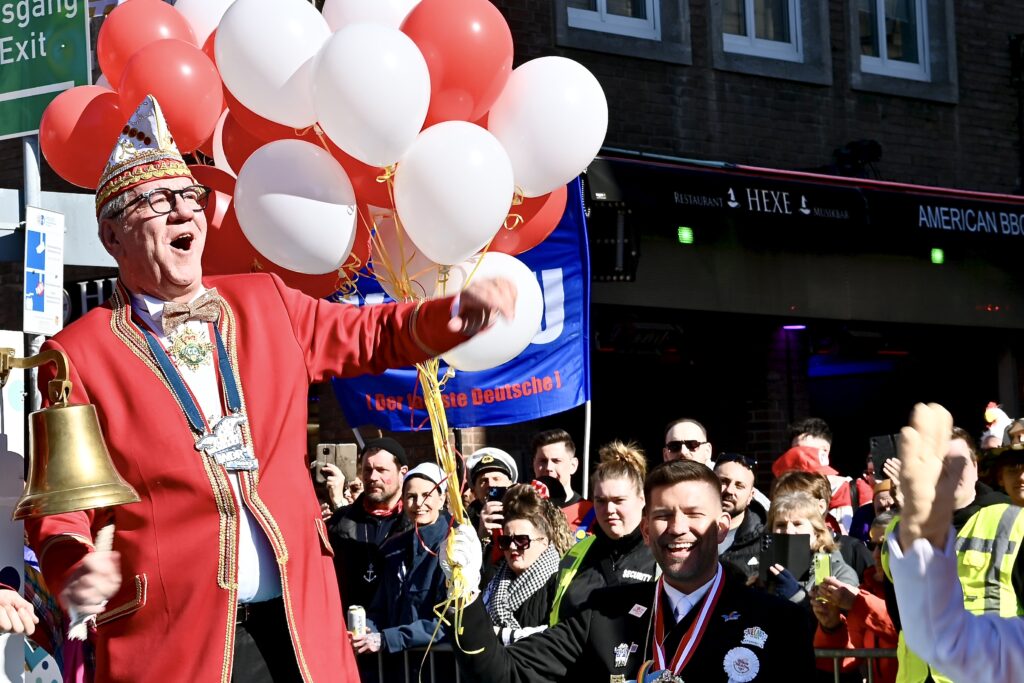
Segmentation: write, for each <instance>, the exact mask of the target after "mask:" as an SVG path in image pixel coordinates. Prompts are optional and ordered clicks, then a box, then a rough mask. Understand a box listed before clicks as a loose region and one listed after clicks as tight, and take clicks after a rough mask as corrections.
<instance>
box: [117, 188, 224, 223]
mask: <svg viewBox="0 0 1024 683" xmlns="http://www.w3.org/2000/svg"><path fill="white" fill-rule="evenodd" d="M175 195H177V196H178V197H179V198H180V199H181V201H183V202H184V203H185V206H187V207H188V208H190V209H191V210H192V211H202V210H203V209H205V208H206V205H207V204H209V203H210V188H208V187H206V186H205V185H189V186H188V187H184V188H182V189H180V190H171V189H168V188H166V187H158V188H156V189H153V190H150V191H149V192H143V193H142V194H140V195H139V196H138V197H136V198H135V199H133V200H131V201H130V202H128V203H127V204H125V205H124V206H123V207H121V208H120V209H119V210H117V211H115V212H114V213H112V214H110V217H111V218H113V217H115V216H117V215H118V214H121V213H124V212H125V211H127V210H128V208H129V207H131V206H134V205H135V204H138V203H139V202H141V201H142V200H146V202H148V203H149V208H150V209H152V210H153V213H155V214H157V215H158V216H163V215H166V214H169V213H170V212H171V211H173V210H174V197H175Z"/></svg>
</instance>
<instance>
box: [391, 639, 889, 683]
mask: <svg viewBox="0 0 1024 683" xmlns="http://www.w3.org/2000/svg"><path fill="white" fill-rule="evenodd" d="M451 651H452V646H451V645H449V644H448V643H438V644H437V645H433V646H431V648H430V651H429V652H427V649H426V648H416V649H413V650H406V651H404V652H402V664H403V669H404V677H403V683H416V677H414V676H413V675H412V673H411V671H412V667H411V666H410V665H415V664H417V663H419V662H421V661H423V655H424V653H426V655H427V663H426V665H425V666H424V668H425V669H426V670H428V671H429V672H430V679H429V680H431V681H434V682H435V683H436V682H437V678H436V676H435V669H434V655H435V654H441V653H445V654H448V653H450V652H451ZM384 656H385V655H383V654H382V653H378V654H377V675H378V677H379V678H378V680H380V681H383V680H384ZM814 656H815V658H817V659H831V660H832V671H833V673H834V674H835V683H839V675H840V669H841V664H842V660H844V659H849V658H850V657H853V658H855V659H865V660H869V662H868V664H869V666H868V667H867V683H874V680H875V679H874V674H873V673H872V669H871V666H870V660H872V659H886V658H889V659H892V658H895V657H896V650H894V649H860V650H838V649H836V650H829V649H815V650H814ZM389 683H391V682H390V681H389ZM396 683H397V682H396ZM454 683H461V681H460V677H459V667H458V666H456V667H455V681H454Z"/></svg>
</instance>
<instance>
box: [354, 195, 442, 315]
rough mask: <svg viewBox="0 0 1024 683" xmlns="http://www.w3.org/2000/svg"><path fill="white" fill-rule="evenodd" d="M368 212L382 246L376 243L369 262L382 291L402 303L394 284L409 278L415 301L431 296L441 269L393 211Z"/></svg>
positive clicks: (374, 207) (376, 207)
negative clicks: (410, 237) (403, 226)
mask: <svg viewBox="0 0 1024 683" xmlns="http://www.w3.org/2000/svg"><path fill="white" fill-rule="evenodd" d="M367 210H368V211H369V213H370V220H371V221H372V222H373V225H374V228H375V229H376V231H377V238H378V240H379V241H380V244H379V245H378V244H377V242H376V241H374V242H373V249H372V251H373V253H372V254H371V256H370V260H371V261H372V262H373V272H374V273H375V274H376V276H377V282H378V283H380V286H381V288H382V289H383V290H384V291H385V292H387V294H388V296H390V297H391V298H392V299H394V300H396V301H402V300H403V299H404V298H405V297H403V296H402V295H401V294H399V293H398V291H397V288H396V287H395V281H396V280H402V279H406V278H407V279H408V280H409V288H410V290H411V291H410V294H411V295H412V296H411V298H412V299H413V300H417V301H418V300H420V299H426V298H427V297H429V296H431V295H432V294H433V293H434V288H435V287H436V286H437V277H438V271H439V269H440V268H441V266H439V265H437V264H436V263H434V262H433V261H431V260H430V259H428V258H427V257H426V256H424V255H423V254H421V253H420V250H419V249H417V248H416V245H415V244H413V242H412V240H411V239H409V236H408V235H406V234H405V231H404V230H403V229H402V227H401V224H399V223H397V222H396V221H395V212H394V211H392V210H391V209H384V208H381V207H378V206H372V205H371V206H367Z"/></svg>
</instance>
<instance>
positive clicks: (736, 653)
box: [722, 647, 761, 683]
mask: <svg viewBox="0 0 1024 683" xmlns="http://www.w3.org/2000/svg"><path fill="white" fill-rule="evenodd" d="M722 668H723V669H724V670H725V674H726V675H727V676H728V677H729V681H730V683H733V682H735V683H749V681H752V680H754V679H755V678H757V674H758V672H759V671H760V670H761V662H760V661H758V659H757V655H756V654H754V652H753V650H749V649H747V648H745V647H734V648H733V649H731V650H729V651H728V652H726V653H725V659H724V660H722Z"/></svg>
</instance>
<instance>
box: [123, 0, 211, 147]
mask: <svg viewBox="0 0 1024 683" xmlns="http://www.w3.org/2000/svg"><path fill="white" fill-rule="evenodd" d="M132 2H139V0H130V2H129V3H127V4H125V5H122V7H127V6H128V5H129V4H131V3H132ZM115 11H116V10H115ZM118 91H119V92H120V95H121V108H122V109H124V110H125V111H135V108H136V107H137V106H138V105H139V102H141V101H142V100H143V99H145V97H146V95H153V96H154V97H155V98H156V100H157V102H159V103H160V108H161V109H162V110H163V112H164V117H165V118H166V119H167V127H168V128H170V130H171V135H172V136H174V140H175V142H177V144H178V149H179V150H181V151H182V152H183V153H184V152H191V151H192V150H194V149H196V148H197V147H199V144H200V143H202V142H203V141H204V140H206V139H207V138H209V137H210V136H211V135H212V134H213V129H214V128H216V126H217V120H218V119H219V118H220V114H221V112H222V111H223V109H224V98H223V95H222V89H221V84H220V74H218V73H217V68H216V67H215V66H214V65H213V62H211V61H210V58H209V57H207V56H206V55H205V54H203V51H202V50H200V49H199V48H197V47H196V46H194V45H190V44H188V43H185V42H182V41H180V40H159V41H157V42H155V43H151V44H149V45H147V46H146V47H144V48H142V49H141V50H139V51H138V52H136V53H135V55H134V56H132V58H131V59H129V60H128V63H127V64H126V65H125V68H124V72H123V73H122V74H121V84H120V85H119V86H118Z"/></svg>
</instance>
